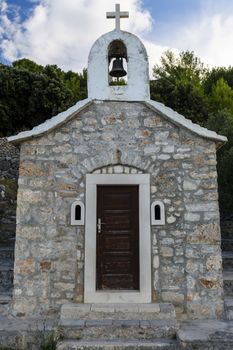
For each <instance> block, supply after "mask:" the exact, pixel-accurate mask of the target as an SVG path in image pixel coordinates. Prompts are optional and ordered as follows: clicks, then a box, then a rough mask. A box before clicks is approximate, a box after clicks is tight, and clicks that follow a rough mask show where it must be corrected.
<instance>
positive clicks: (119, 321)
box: [59, 303, 178, 340]
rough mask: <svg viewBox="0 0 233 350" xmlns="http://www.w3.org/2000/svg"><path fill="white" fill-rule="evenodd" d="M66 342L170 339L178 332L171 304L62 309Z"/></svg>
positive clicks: (86, 305)
mask: <svg viewBox="0 0 233 350" xmlns="http://www.w3.org/2000/svg"><path fill="white" fill-rule="evenodd" d="M59 326H60V328H61V331H62V333H63V334H64V337H65V338H66V339H80V340H81V339H83V340H93V339H96V340H98V339H103V340H112V339H114V340H117V339H118V340H119V339H121V340H122V339H128V340H130V339H135V340H140V339H147V340H149V339H158V338H167V339H173V338H174V337H175V334H176V332H177V330H178V324H177V321H176V314H175V310H174V307H173V305H172V304H169V303H161V304H72V303H66V304H64V305H62V308H61V317H60V324H59Z"/></svg>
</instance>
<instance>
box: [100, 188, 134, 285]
mask: <svg viewBox="0 0 233 350" xmlns="http://www.w3.org/2000/svg"><path fill="white" fill-rule="evenodd" d="M138 207H139V205H138V186H97V233H96V236H97V254H96V257H97V278H96V281H97V285H96V288H97V290H106V289H112V290H122V289H125V290H131V289H132V290H138V289H139V227H138V226H139V225H138V222H139V219H138V217H139V209H138ZM100 221H101V222H100Z"/></svg>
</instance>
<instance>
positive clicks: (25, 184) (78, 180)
mask: <svg viewBox="0 0 233 350" xmlns="http://www.w3.org/2000/svg"><path fill="white" fill-rule="evenodd" d="M98 172H100V173H105V172H106V173H146V174H150V181H151V187H150V188H151V202H153V201H154V200H161V201H163V203H164V204H165V210H166V224H165V225H164V226H152V227H151V240H152V267H151V268H152V271H151V273H152V278H153V282H152V302H171V303H173V304H174V305H175V307H176V312H178V313H184V314H186V315H187V317H188V318H217V317H221V315H222V312H223V301H222V284H223V282H222V269H221V264H222V261H221V249H220V228H219V208H218V193H217V172H216V145H215V142H214V141H211V140H207V139H204V138H202V137H199V136H197V135H196V134H194V133H192V132H191V131H189V130H186V129H185V128H182V127H178V126H176V125H175V124H172V123H171V122H170V121H167V120H166V118H165V117H163V116H161V115H159V114H158V113H155V112H154V111H153V110H151V109H149V108H148V107H146V105H145V104H144V103H138V102H112V101H111V102H110V101H109V102H103V101H102V102H101V101H94V102H92V104H91V105H90V106H88V107H86V108H85V109H84V110H83V111H81V112H80V113H77V114H76V115H74V116H73V117H72V119H71V120H69V121H68V122H66V123H65V124H63V125H62V126H59V127H58V128H56V129H54V130H52V131H50V132H49V133H47V134H44V135H42V136H40V137H37V138H33V139H31V140H27V141H24V142H22V143H21V156H20V170H19V182H18V184H19V189H18V205H17V238H16V251H15V270H14V274H15V276H14V310H15V312H16V313H17V314H21V315H23V314H26V315H30V314H36V313H40V312H48V311H58V310H59V308H60V306H61V305H62V304H63V303H64V302H66V301H67V300H69V301H74V302H79V303H82V302H83V283H84V282H83V279H84V244H85V237H84V236H85V227H74V226H71V225H70V207H71V204H72V202H73V201H74V200H75V199H78V200H82V201H83V202H84V203H85V176H86V174H90V173H98ZM86 261H88V257H86ZM148 273H150V271H148Z"/></svg>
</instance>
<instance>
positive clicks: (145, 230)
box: [84, 174, 151, 303]
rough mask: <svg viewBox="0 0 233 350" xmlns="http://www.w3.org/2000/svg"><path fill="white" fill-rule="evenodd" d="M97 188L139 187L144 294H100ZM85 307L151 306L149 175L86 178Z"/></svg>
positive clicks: (142, 286)
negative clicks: (120, 304) (97, 305)
mask: <svg viewBox="0 0 233 350" xmlns="http://www.w3.org/2000/svg"><path fill="white" fill-rule="evenodd" d="M97 185H138V186H139V273H140V276H139V281H140V290H139V291H134V290H129V291H125V290H124V291H96V221H97V220H96V219H97V218H96V206H97ZM84 302H85V303H150V302H151V232H150V175H149V174H88V175H86V224H85V266H84Z"/></svg>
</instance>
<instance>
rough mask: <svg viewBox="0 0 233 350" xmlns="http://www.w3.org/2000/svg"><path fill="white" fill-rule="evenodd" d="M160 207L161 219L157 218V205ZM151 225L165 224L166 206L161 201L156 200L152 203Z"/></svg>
mask: <svg viewBox="0 0 233 350" xmlns="http://www.w3.org/2000/svg"><path fill="white" fill-rule="evenodd" d="M156 205H159V207H160V220H156V219H155V206H156ZM151 225H165V206H164V204H163V202H161V201H154V202H153V203H152V204H151Z"/></svg>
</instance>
